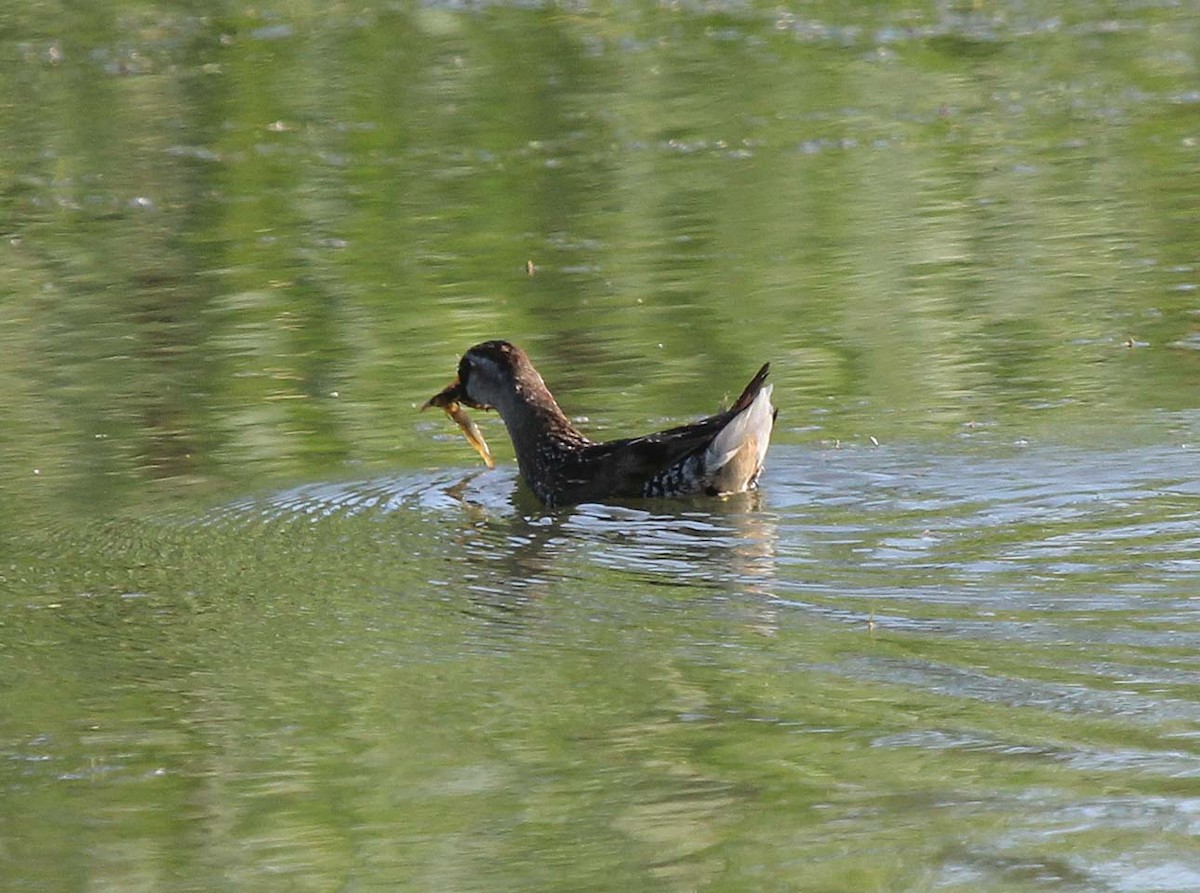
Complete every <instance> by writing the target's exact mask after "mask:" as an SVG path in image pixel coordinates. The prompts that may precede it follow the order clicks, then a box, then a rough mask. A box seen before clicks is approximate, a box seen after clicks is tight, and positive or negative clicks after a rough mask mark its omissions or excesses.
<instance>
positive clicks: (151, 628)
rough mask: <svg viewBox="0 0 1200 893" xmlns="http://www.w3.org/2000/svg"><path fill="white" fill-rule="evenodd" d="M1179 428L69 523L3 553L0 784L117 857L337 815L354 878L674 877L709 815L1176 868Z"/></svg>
mask: <svg viewBox="0 0 1200 893" xmlns="http://www.w3.org/2000/svg"><path fill="white" fill-rule="evenodd" d="M1194 458H1195V457H1194V450H1192V449H1180V448H1178V447H1174V448H1170V449H1149V448H1136V449H1127V450H1123V451H1119V450H1107V451H1104V452H1090V451H1085V450H1070V449H1064V448H1049V447H1033V446H1028V445H1025V446H1015V447H1014V446H1010V445H995V444H992V445H989V444H988V442H987V441H985V440H979V441H976V442H973V443H971V444H966V445H961V446H958V447H955V448H948V449H943V450H941V451H939V452H937V453H931V452H930V451H928V450H927V449H922V448H913V447H902V446H889V447H872V448H851V447H844V448H840V449H839V448H827V449H796V448H789V447H786V446H784V447H779V448H778V449H776V450H775V451H773V453H772V456H771V463H770V465H769V468H768V471H767V473H766V475H765V477H764V481H763V489H762V490H761V491H760V492H759V493H757V494H748V495H744V496H741V497H737V498H732V499H728V500H724V501H721V500H699V501H696V502H692V503H689V502H681V503H642V504H630V505H627V506H599V505H584V506H578V507H574V508H569V509H561V510H556V511H552V512H547V511H544V510H542V509H540V507H537V506H536V505H533V506H531V505H530V504H529V503H528V501H527V500H528V495H527V494H526V493H525V492H524V490H523V488H522V487H521V486H520V485H519V484H518V482H517V480H516V477H515V474H514V473H513V470H512V469H511V467H509V468H504V467H501V468H499V469H497V470H496V471H492V472H475V471H472V472H470V473H468V474H466V475H465V476H464V475H462V474H461V473H448V472H443V473H437V474H406V475H394V476H387V477H377V478H369V479H360V480H350V481H345V482H342V483H332V482H324V483H318V484H306V485H301V486H298V487H294V488H290V489H287V490H282V491H278V492H277V493H274V494H266V495H263V496H261V497H257V498H253V499H242V500H238V501H235V502H232V503H227V504H225V505H224V506H222V507H220V508H218V509H215V510H213V511H211V512H209V513H207V514H206V515H204V516H203V517H199V518H188V517H186V516H181V515H179V514H177V513H176V514H171V515H164V516H160V517H157V518H147V519H145V520H143V521H141V522H138V523H126V524H123V525H119V526H107V527H106V528H104V529H103V530H102V531H93V532H91V533H90V534H89V533H87V532H86V531H84V532H79V533H76V534H74V538H73V539H71V540H70V541H69V544H70V545H71V547H73V548H74V549H75V550H76V551H77V553H78V557H79V561H78V563H76V562H71V563H67V564H60V565H59V566H57V567H53V568H51V567H47V566H46V565H45V564H44V563H42V564H39V563H37V562H36V561H33V560H22V561H19V562H17V563H16V564H14V565H13V567H14V568H16V571H15V573H13V574H12V576H10V582H9V583H7V584H6V587H7V592H8V594H9V596H8V597H9V598H10V607H9V610H8V613H7V615H6V629H15V630H19V631H21V632H20V635H19V636H18V637H15V638H14V637H9V639H8V643H9V644H8V645H7V648H6V655H7V662H8V665H9V673H8V678H10V679H11V680H13V683H14V686H15V687H13V688H10V694H9V701H10V702H11V707H12V709H11V710H10V711H9V714H8V715H9V719H8V720H7V725H8V731H7V732H6V735H5V739H4V749H5V752H6V754H7V755H8V762H7V763H6V766H7V768H6V769H5V787H6V790H7V791H8V792H9V794H10V796H8V797H7V798H6V804H7V805H6V809H8V810H9V811H10V813H12V814H16V815H23V816H26V817H28V816H29V815H30V810H32V809H34V808H37V809H39V810H40V809H44V808H45V807H46V804H47V803H48V802H49V803H61V804H65V803H71V802H79V803H81V804H86V808H85V812H90V811H93V810H95V809H109V810H116V812H115V813H114V817H113V818H112V820H111V826H112V827H113V828H114V830H115V829H120V833H121V834H122V835H123V837H124V839H127V840H135V841H139V843H138V844H136V845H135V846H134V847H133V849H132V850H130V851H129V852H127V853H126V854H125V855H124V856H123V857H122V858H120V859H117V860H116V865H115V866H109V867H105V866H101V865H97V864H95V863H94V862H93V861H92V860H91V859H89V858H86V857H85V855H84V854H83V853H79V855H78V856H77V858H76V862H77V868H78V870H79V871H81V872H84V873H88V874H91V875H97V874H98V875H99V876H104V877H108V878H110V879H111V878H113V877H122V876H124V875H123V874H122V872H123V871H124V870H125V869H126V868H132V867H134V866H139V865H146V864H148V863H149V864H154V863H155V857H153V856H152V855H151V854H150V853H151V852H152V851H154V850H157V849H160V848H163V847H166V848H167V849H169V850H171V851H173V852H177V853H179V854H180V855H181V856H182V855H183V854H185V853H187V854H189V855H188V856H187V860H188V862H189V864H191V865H192V867H191V868H189V872H188V877H189V878H211V877H212V875H211V874H210V873H209V872H210V871H211V869H210V868H206V867H204V866H206V865H209V864H210V863H211V864H215V865H218V866H223V868H222V869H220V870H223V871H235V872H236V871H245V872H249V874H247V876H248V877H258V873H259V872H260V871H262V870H264V866H266V865H275V866H276V868H277V870H278V871H280V872H282V873H283V874H284V875H285V876H288V877H308V878H312V877H323V878H332V877H335V876H340V873H341V872H343V871H346V870H350V869H349V868H348V866H349V864H350V863H347V862H346V861H345V859H346V857H345V855H344V853H343V850H342V847H343V844H342V842H341V841H343V840H345V839H350V840H353V841H355V842H356V845H379V846H383V845H384V842H385V841H386V842H387V849H386V852H382V851H381V853H380V856H379V858H378V859H372V860H370V861H369V863H368V864H366V865H363V864H361V863H356V864H357V865H358V867H357V868H355V869H354V870H355V871H359V872H363V873H365V874H364V876H367V877H374V878H380V879H391V880H394V879H395V878H397V877H400V878H408V879H411V881H412V882H413V883H417V882H425V881H427V880H428V879H429V878H441V877H443V875H444V874H445V873H446V872H450V874H452V875H453V876H454V877H456V878H458V880H457V881H455V883H456V884H458V885H460V886H466V887H469V888H472V889H473V888H475V885H476V884H478V883H482V882H483V881H481V880H478V879H480V878H482V879H486V881H487V883H488V885H491V886H496V885H501V886H503V885H506V884H515V885H520V886H528V885H530V884H536V883H537V882H538V879H539V878H540V877H542V875H541V872H542V871H543V870H545V869H544V866H545V861H544V860H545V859H546V858H549V859H551V861H554V862H555V864H557V865H558V867H557V868H556V869H555V872H556V876H557V877H560V878H569V879H574V880H575V881H577V882H578V883H595V884H600V885H601V886H612V885H617V886H619V885H621V884H625V885H626V886H628V885H630V884H633V885H642V884H645V883H647V882H648V881H647V879H654V881H655V882H658V883H665V884H667V885H669V886H672V887H679V888H682V889H690V888H692V887H694V886H695V885H696V884H699V883H710V882H712V883H715V882H718V881H721V880H724V879H728V878H741V877H742V872H741V870H740V869H738V868H736V867H735V863H737V862H738V860H734V861H733V862H731V859H730V857H729V855H728V854H729V853H730V852H731V851H737V852H739V853H741V854H742V855H741V856H739V860H741V859H749V860H752V861H753V862H754V863H755V864H758V865H762V866H764V869H763V870H769V871H771V872H772V873H774V874H776V875H778V876H779V877H783V878H794V879H797V880H798V879H799V876H798V875H797V873H796V872H797V871H800V870H802V871H803V872H804V874H805V876H806V877H807V876H808V875H809V874H810V873H811V871H812V868H811V861H810V860H816V861H817V862H818V863H819V864H820V865H823V866H825V867H824V868H823V869H821V871H820V872H818V873H819V874H820V875H821V876H822V877H824V876H825V872H827V873H828V879H829V880H828V882H829V883H830V884H833V885H834V886H836V885H837V883H838V881H837V880H836V879H837V878H840V877H843V876H850V877H860V876H861V877H863V878H867V879H869V878H872V877H886V878H889V879H892V880H895V879H897V878H900V879H907V880H905V883H908V882H909V881H910V880H911V879H914V878H918V877H927V876H929V875H930V874H931V873H932V875H933V876H935V877H938V878H941V879H942V882H944V883H945V884H954V883H958V882H959V881H958V880H956V879H958V878H961V877H969V878H971V879H972V880H971V881H970V885H972V886H973V887H975V888H976V889H993V888H994V889H1003V888H1004V887H1005V885H1006V884H1011V883H1014V882H1016V881H1017V880H1019V879H1020V878H1022V877H1025V876H1026V873H1027V872H1031V871H1036V872H1037V874H1038V876H1039V877H1050V878H1057V880H1055V881H1054V882H1053V883H1051V882H1049V881H1046V882H1045V884H1044V885H1046V884H1048V885H1049V886H1050V887H1052V888H1053V887H1056V886H1057V887H1061V888H1063V889H1073V888H1084V889H1086V888H1092V887H1095V886H1097V885H1103V884H1107V883H1109V882H1110V880H1112V879H1113V878H1117V879H1118V880H1119V881H1120V883H1124V882H1125V881H1126V880H1128V879H1130V878H1136V877H1140V876H1142V874H1143V873H1148V874H1151V875H1153V876H1155V877H1158V876H1160V874H1161V876H1162V877H1164V878H1166V880H1165V881H1163V882H1162V883H1161V884H1160V886H1161V888H1162V889H1185V888H1186V887H1187V885H1188V884H1190V883H1191V881H1192V880H1194V878H1195V877H1196V874H1197V872H1198V871H1200V866H1197V865H1196V863H1195V861H1194V851H1193V850H1194V848H1193V846H1192V843H1191V841H1192V835H1194V834H1195V832H1196V830H1197V829H1196V828H1195V822H1194V816H1195V809H1196V798H1195V796H1194V791H1192V790H1191V784H1190V781H1189V779H1191V778H1192V777H1193V776H1194V775H1195V774H1196V773H1197V772H1200V752H1198V751H1197V750H1196V748H1195V747H1194V746H1193V744H1194V738H1195V728H1196V726H1197V723H1198V721H1200V699H1198V698H1197V696H1196V695H1197V691H1198V689H1197V685H1198V683H1200V680H1198V679H1197V676H1196V673H1195V669H1194V660H1193V656H1194V653H1195V649H1196V646H1197V643H1198V642H1200V629H1198V628H1197V624H1196V623H1195V619H1194V616H1193V615H1194V611H1193V610H1192V608H1193V602H1194V596H1193V594H1192V592H1191V581H1192V580H1193V579H1194V575H1195V572H1196V571H1197V570H1198V569H1200V568H1198V567H1197V559H1196V557H1195V556H1196V555H1198V554H1200V536H1197V533H1196V530H1195V526H1194V524H1189V523H1187V522H1188V521H1189V520H1190V519H1191V515H1192V514H1194V511H1195V501H1196V498H1197V496H1198V495H1200V493H1198V487H1200V478H1198V477H1197V474H1196V471H1195V467H1196V466H1195V462H1194ZM66 545H67V543H59V549H60V553H61V554H65V552H64V550H63V547H64V546H66ZM18 580H19V581H21V582H20V583H16V582H14V581H18ZM18 593H20V594H19V596H18V597H17V598H16V599H15V600H12V596H14V595H17V594H18ZM48 649H49V650H52V651H54V652H55V653H57V654H59V655H61V660H60V661H58V662H57V663H56V664H55V665H54V666H53V667H52V668H51V667H46V666H45V665H44V663H43V661H42V659H41V654H43V653H44V652H45V651H46V650H48ZM51 691H53V692H54V695H53V696H49V694H48V693H49V692H51ZM47 704H58V705H60V706H61V710H59V711H47V709H46V705H47ZM81 784H86V785H87V788H86V789H82V788H77V787H75V786H76V785H81ZM126 791H140V793H139V794H138V799H139V800H142V801H145V800H147V799H148V801H149V802H150V803H152V804H158V805H157V806H154V807H152V811H153V809H157V808H162V809H171V810H175V811H177V812H181V813H182V814H183V815H185V816H189V818H188V820H187V821H188V822H199V823H201V824H203V825H206V826H211V831H210V833H211V834H212V835H214V836H213V840H212V842H211V844H210V845H206V846H203V847H201V848H200V850H199V851H193V850H192V849H191V847H190V846H189V845H188V844H186V843H185V842H172V841H170V840H164V839H163V837H162V833H161V831H160V830H159V829H157V828H156V827H155V826H154V825H153V823H150V822H148V821H143V820H142V819H140V818H139V814H138V813H137V812H136V811H135V812H131V810H132V809H133V808H134V807H133V805H132V804H130V803H129V802H128V797H127V795H126V793H125V792H126ZM332 802H336V803H340V804H342V807H341V809H340V811H338V812H335V813H333V814H331V813H329V812H328V811H327V810H325V809H324V808H323V804H326V803H332ZM25 821H27V822H28V821H30V819H28V818H26V819H25ZM67 827H68V829H69V828H70V827H71V823H67ZM1164 829H1169V830H1166V831H1164ZM86 834H87V836H89V837H90V838H92V839H94V840H96V841H98V842H99V841H102V840H104V839H106V832H104V831H103V830H99V829H94V828H93V829H91V830H88V831H86ZM130 835H133V836H132V837H130ZM49 839H50V840H51V841H53V840H55V839H57V837H56V835H54V834H50V835H49ZM235 841H240V844H239V845H238V846H237V847H234V846H233V844H234V842H235ZM580 841H587V844H586V846H583V847H582V848H580V846H579V842H580ZM847 841H859V842H863V843H865V842H867V841H870V844H871V845H870V847H869V848H868V849H869V851H870V855H869V857H868V858H864V859H860V858H858V857H856V856H852V855H848V852H850V851H847V849H846V846H847ZM60 845H63V846H66V845H67V842H66V841H65V840H61V841H60ZM1114 846H1116V847H1119V848H1120V850H1121V852H1122V853H1124V859H1125V862H1124V863H1122V864H1123V865H1124V866H1125V867H1124V869H1123V870H1118V869H1117V868H1116V867H1114V864H1113V862H1112V853H1113V851H1114V850H1113V847H1114ZM231 848H232V849H234V850H237V851H238V852H241V853H243V854H245V855H244V857H243V858H244V859H245V862H244V863H242V864H240V865H237V864H232V865H231V864H230V859H229V857H227V856H222V855H219V854H220V853H225V852H228V851H230V849H231ZM68 849H70V847H68ZM852 851H854V852H857V851H858V847H857V846H855V847H852ZM38 852H39V850H38V848H37V846H35V845H34V842H33V841H32V840H30V841H29V842H25V841H23V840H22V841H21V842H20V845H19V849H18V853H20V854H21V855H22V856H23V857H25V856H28V857H29V858H31V859H34V860H35V862H36V859H37V858H38V855H37V854H38ZM206 853H207V855H206ZM567 853H571V854H572V859H571V860H570V862H569V864H568V863H567V862H563V863H562V864H558V863H557V862H556V860H557V859H558V858H559V854H562V856H563V858H565V854H567ZM797 853H799V854H802V855H803V858H802V859H801V860H800V862H799V863H797V862H796V858H797V856H796V854H797ZM535 854H541V855H540V857H537V858H535ZM193 860H198V861H193ZM352 861H353V860H352ZM22 864H23V865H24V864H31V863H29V862H27V861H26V862H23V863H22ZM615 864H620V865H621V866H622V869H621V871H619V872H618V873H617V874H616V875H615V877H616V878H617V879H616V880H613V879H612V878H610V877H609V875H610V873H611V872H612V871H613V865H615ZM801 865H802V866H803V868H802V869H801V868H800V867H799V866H801ZM339 866H340V867H339ZM468 868H469V869H470V871H473V872H475V874H472V875H471V876H472V877H475V878H476V879H477V880H476V881H475V882H473V883H468V882H467V881H465V880H462V877H465V876H466V874H464V875H462V877H460V875H459V872H464V873H468V874H469V873H470V872H468ZM23 876H34V875H31V874H28V873H26V874H25V875H23ZM1114 882H1116V881H1114ZM180 885H181V886H183V887H186V888H191V887H193V886H196V885H197V883H196V882H193V881H187V882H181V884H180ZM203 885H205V884H200V886H203Z"/></svg>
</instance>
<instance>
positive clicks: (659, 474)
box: [421, 341, 778, 507]
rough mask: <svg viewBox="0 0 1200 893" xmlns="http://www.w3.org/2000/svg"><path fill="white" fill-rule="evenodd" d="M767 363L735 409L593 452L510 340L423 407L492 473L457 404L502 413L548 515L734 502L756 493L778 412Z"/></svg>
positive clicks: (481, 349) (475, 352)
mask: <svg viewBox="0 0 1200 893" xmlns="http://www.w3.org/2000/svg"><path fill="white" fill-rule="evenodd" d="M769 369H770V364H769V363H767V364H764V365H763V367H762V368H761V369H759V370H758V374H756V375H755V376H754V378H752V379H751V380H750V383H749V384H748V385H746V388H745V389H744V390H743V391H742V394H741V396H740V397H738V398H737V400H735V401H734V403H733V405H732V406H730V407H729V409H726V410H724V411H722V412H718V413H717V414H716V415H712V416H709V417H708V418H705V419H701V420H700V421H698V422H692V423H691V424H688V425H681V426H679V427H677V428H670V429H668V430H666V431H660V432H658V433H656V434H647V435H645V436H642V437H630V438H625V439H623V440H610V441H607V442H604V443H595V442H594V441H592V440H589V439H588V438H587V437H585V436H584V435H583V434H582V433H581V432H580V431H579V430H578V429H577V428H576V427H575V426H574V425H572V424H571V422H570V420H568V419H567V417H566V415H565V414H564V413H563V411H562V409H560V408H559V405H558V401H556V400H555V399H554V395H553V394H551V393H550V389H549V388H547V387H546V383H545V382H544V381H543V380H542V376H541V375H539V374H538V371H537V369H535V368H534V366H533V363H532V362H530V359H529V357H528V356H527V355H526V353H525V351H523V350H521V349H520V348H519V347H517V346H515V345H513V344H510V343H509V342H507V341H485V342H483V343H482V344H476V345H475V346H474V347H472V348H471V349H470V350H468V351H467V352H466V353H465V354H463V356H462V359H461V360H459V363H458V375H457V376H456V377H455V379H454V381H452V382H451V383H450V384H449V385H447V386H446V387H445V388H444V389H443V390H441V391H440V392H438V393H437V394H435V395H434V396H433V397H431V398H429V400H428V401H426V403H425V405H424V406H422V407H421V408H422V409H426V408H428V407H430V406H437V407H440V408H442V409H443V410H445V411H446V412H447V414H449V415H451V417H452V418H454V419H455V421H456V422H458V423H459V426H460V427H461V428H462V429H463V431H464V432H465V433H466V435H467V439H468V440H469V441H471V444H472V445H473V446H475V448H476V449H477V450H478V451H479V453H480V455H481V456H482V457H483V458H484V461H485V462H488V464H489V467H490V465H491V461H490V460H491V456H490V453H488V451H487V445H486V444H485V443H483V437H482V435H481V434H480V433H479V429H478V428H475V426H474V423H471V422H470V421H469V420H468V419H466V417H465V414H464V413H463V412H462V410H461V409H460V407H459V404H463V405H466V406H470V407H472V408H474V409H494V410H496V411H497V412H499V413H500V418H501V419H503V420H504V425H505V427H506V428H507V429H508V434H509V437H510V438H511V439H512V444H513V449H514V450H515V451H516V454H517V465H518V467H519V469H520V472H521V476H522V477H523V478H524V479H525V482H526V483H527V484H528V485H529V488H530V489H531V490H532V491H533V492H534V494H535V495H536V496H537V498H538V499H540V500H541V501H542V502H543V503H544V504H545V505H547V506H551V507H554V506H562V505H574V504H576V503H580V502H604V501H606V500H612V499H627V498H639V497H650V498H659V497H675V496H690V495H699V494H706V495H709V496H721V495H727V494H732V493H741V492H742V491H744V490H750V489H753V488H755V487H756V486H757V485H758V478H759V475H760V474H761V473H762V468H763V461H764V459H765V458H766V455H767V446H768V444H769V443H770V439H771V429H772V428H773V427H774V425H775V416H776V414H777V412H778V410H776V408H775V407H774V406H772V405H771V389H772V385H769V384H766V379H767V372H768V371H769Z"/></svg>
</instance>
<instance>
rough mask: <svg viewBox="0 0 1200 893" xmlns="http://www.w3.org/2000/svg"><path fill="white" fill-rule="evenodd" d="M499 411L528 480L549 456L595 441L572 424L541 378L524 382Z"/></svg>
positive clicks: (508, 396)
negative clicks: (557, 451)
mask: <svg viewBox="0 0 1200 893" xmlns="http://www.w3.org/2000/svg"><path fill="white" fill-rule="evenodd" d="M496 409H497V411H498V412H499V413H500V417H501V418H502V419H503V420H504V426H505V427H506V428H507V429H508V436H509V437H510V438H511V439H512V443H513V449H514V450H515V451H516V454H517V463H518V464H519V465H520V467H521V472H522V473H523V474H524V475H525V477H526V479H529V478H530V477H531V476H536V475H538V473H539V470H540V469H539V466H540V465H541V463H542V462H543V461H544V460H545V458H546V455H547V453H549V452H553V451H555V450H557V449H567V450H569V449H572V448H577V447H581V446H586V445H587V444H589V443H590V442H591V441H589V440H588V439H587V438H586V437H584V436H583V434H581V433H580V432H579V430H578V429H577V428H576V427H575V426H574V425H572V424H571V421H570V419H568V418H567V416H566V414H565V413H564V412H563V411H562V409H560V408H559V405H558V401H557V400H555V399H554V395H553V394H551V393H550V390H549V389H548V388H547V387H546V385H545V384H544V383H543V382H542V381H541V379H540V378H539V379H538V380H537V381H532V382H522V383H521V385H520V386H519V387H517V388H514V389H513V390H512V391H511V392H510V393H509V394H507V395H506V399H505V400H504V401H503V402H502V403H500V404H498V405H497V406H496Z"/></svg>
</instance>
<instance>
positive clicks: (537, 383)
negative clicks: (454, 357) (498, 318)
mask: <svg viewBox="0 0 1200 893" xmlns="http://www.w3.org/2000/svg"><path fill="white" fill-rule="evenodd" d="M545 387H546V386H545V384H544V383H543V382H542V377H541V376H540V375H538V372H537V370H536V369H534V368H533V364H532V363H531V362H529V357H527V356H526V355H525V351H523V350H521V348H519V347H517V346H516V345H513V344H509V343H508V342H507V341H484V342H483V343H482V344H476V345H475V346H474V347H472V348H471V349H470V350H468V351H467V352H466V353H465V354H463V356H462V359H461V360H459V361H458V375H457V376H455V378H454V381H452V382H450V384H449V385H447V386H446V387H445V388H443V389H442V390H441V391H440V392H439V393H437V394H434V395H433V396H432V397H430V398H429V400H428V401H427V402H426V403H425V406H423V407H421V408H422V409H425V408H427V407H430V406H440V407H443V408H444V407H446V406H448V405H450V404H452V403H461V404H463V405H465V406H470V407H472V408H473V409H495V408H496V407H497V406H499V405H503V404H504V403H506V402H507V401H508V400H509V399H511V398H512V397H514V396H517V395H519V394H522V393H524V392H526V391H528V390H529V389H531V388H533V389H537V390H539V391H541V390H545Z"/></svg>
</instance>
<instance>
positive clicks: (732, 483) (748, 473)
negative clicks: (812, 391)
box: [704, 363, 778, 494]
mask: <svg viewBox="0 0 1200 893" xmlns="http://www.w3.org/2000/svg"><path fill="white" fill-rule="evenodd" d="M770 368H771V364H770V363H764V364H763V367H762V368H761V369H759V370H758V374H757V375H755V376H754V378H753V379H751V380H750V384H748V385H746V389H745V390H744V391H742V395H741V396H740V397H738V398H737V401H736V402H735V403H734V404H733V406H732V407H731V408H730V410H729V412H730V414H731V415H732V418H730V420H729V421H728V423H726V425H725V427H724V428H722V429H721V430H720V431H718V432H717V436H716V437H714V438H713V440H712V443H710V444H709V445H708V448H707V449H706V450H705V451H704V468H705V478H706V484H707V486H706V487H705V489H706V490H707V491H708V492H710V493H714V494H721V493H740V492H741V491H743V490H749V489H750V488H752V487H754V486H755V484H756V483H757V482H758V476H759V474H760V473H761V472H762V467H763V462H764V461H765V460H766V457H767V447H768V446H770V443H771V431H772V429H773V428H774V427H775V416H776V415H777V413H778V410H776V409H775V407H774V406H772V405H771V391H772V390H774V386H773V385H769V384H766V379H767V373H768V372H769V371H770Z"/></svg>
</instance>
